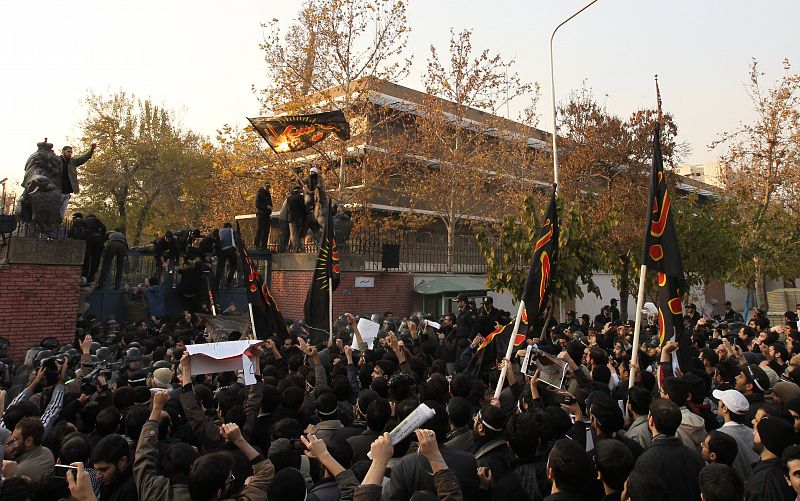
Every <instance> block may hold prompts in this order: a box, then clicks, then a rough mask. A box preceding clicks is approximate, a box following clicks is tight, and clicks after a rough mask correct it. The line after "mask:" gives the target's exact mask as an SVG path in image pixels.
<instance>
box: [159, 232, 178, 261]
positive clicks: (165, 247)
mask: <svg viewBox="0 0 800 501" xmlns="http://www.w3.org/2000/svg"><path fill="white" fill-rule="evenodd" d="M154 250H155V255H156V256H158V257H163V258H164V260H167V259H175V258H176V257H177V256H178V239H177V238H175V237H172V241H171V242H168V241H167V238H166V237H161V238H157V239H156V241H155V249H154Z"/></svg>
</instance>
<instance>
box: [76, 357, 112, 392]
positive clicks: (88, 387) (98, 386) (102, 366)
mask: <svg viewBox="0 0 800 501" xmlns="http://www.w3.org/2000/svg"><path fill="white" fill-rule="evenodd" d="M120 367H121V364H119V363H117V364H112V363H109V362H98V363H97V365H96V366H95V368H94V370H92V372H90V373H89V374H87V375H85V376H83V377H82V378H81V393H83V394H84V395H92V394H93V393H94V392H95V391H97V390H109V389H111V387H112V385H113V382H114V379H115V374H114V373H115V371H118V370H119V369H120ZM101 378H102V383H101Z"/></svg>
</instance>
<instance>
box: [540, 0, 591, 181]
mask: <svg viewBox="0 0 800 501" xmlns="http://www.w3.org/2000/svg"><path fill="white" fill-rule="evenodd" d="M596 1H597V0H591V2H589V3H587V4H586V5H584V6H583V7H582V8H581V9H580V10H579V11H577V12H575V13H574V14H572V15H571V16H569V17H568V18H566V19H564V20H563V21H561V24H559V25H558V26H556V28H555V29H554V30H553V33H552V34H551V35H550V98H551V102H552V104H553V182H554V183H555V184H556V185H557V184H558V145H557V144H556V136H557V135H558V129H557V127H558V125H557V124H556V79H555V72H554V71H553V39H554V38H555V36H556V32H557V31H558V29H559V28H561V27H562V26H564V25H565V24H567V23H568V22H569V21H570V20H572V18H574V17H575V16H577V15H578V14H580V13H581V12H583V11H585V10H586V9H588V8H589V7H590V6H591V5H592V4H593V3H595V2H596Z"/></svg>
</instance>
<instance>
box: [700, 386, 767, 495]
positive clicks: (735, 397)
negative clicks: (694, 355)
mask: <svg viewBox="0 0 800 501" xmlns="http://www.w3.org/2000/svg"><path fill="white" fill-rule="evenodd" d="M711 395H712V396H713V397H714V398H716V399H717V401H718V414H719V416H720V417H721V418H722V420H723V421H724V423H723V425H722V427H721V428H720V429H719V431H721V432H722V433H725V434H727V435H730V436H731V437H733V439H734V440H736V444H737V445H738V448H739V453H738V454H737V455H736V459H734V461H733V465H732V466H733V468H734V469H735V470H736V471H737V472H739V475H740V476H741V477H742V479H743V480H745V481H747V480H748V479H749V478H750V475H751V474H752V472H753V467H752V465H753V463H755V462H756V461H758V454H756V453H755V452H754V451H753V430H751V429H750V428H748V427H747V426H745V424H744V423H745V414H746V413H747V411H748V410H749V408H750V403H749V402H748V401H747V398H745V396H744V395H742V393H741V392H739V391H737V390H724V391H722V390H714V391H713V392H712V393H711Z"/></svg>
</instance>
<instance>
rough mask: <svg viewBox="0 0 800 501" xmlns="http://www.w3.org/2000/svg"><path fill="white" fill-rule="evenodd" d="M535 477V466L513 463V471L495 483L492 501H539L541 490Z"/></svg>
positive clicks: (531, 463)
mask: <svg viewBox="0 0 800 501" xmlns="http://www.w3.org/2000/svg"><path fill="white" fill-rule="evenodd" d="M543 488H545V489H546V488H547V485H543V486H540V485H539V481H538V480H537V477H536V464H535V463H533V462H530V463H522V462H515V463H514V469H513V470H512V471H511V473H509V474H508V475H506V476H505V477H503V478H501V479H500V480H499V481H497V482H496V483H495V487H494V489H493V490H492V501H540V500H541V499H542V497H543V493H542V489H543Z"/></svg>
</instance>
